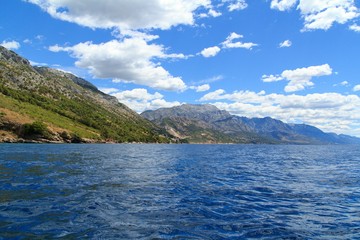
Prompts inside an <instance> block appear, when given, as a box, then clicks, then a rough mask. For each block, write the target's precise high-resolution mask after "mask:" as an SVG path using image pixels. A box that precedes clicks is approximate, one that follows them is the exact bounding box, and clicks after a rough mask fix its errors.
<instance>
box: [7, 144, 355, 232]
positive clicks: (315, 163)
mask: <svg viewBox="0 0 360 240" xmlns="http://www.w3.org/2000/svg"><path fill="white" fill-rule="evenodd" d="M359 183H360V150H359V148H358V147H356V146H267V145H260V146H256V145H254V146H253V145H46V144H42V145H36V144H34V145H22V144H16V145H10V144H3V145H0V184H1V186H2V187H1V189H0V239H1V238H20V239H21V238H24V239H33V238H60V239H69V238H70V239H71V238H80V239H82V238H94V239H173V238H175V239H244V238H245V239H246V238H250V239H251V238H253V239H256V238H260V239H356V238H360V214H359V212H360V185H359Z"/></svg>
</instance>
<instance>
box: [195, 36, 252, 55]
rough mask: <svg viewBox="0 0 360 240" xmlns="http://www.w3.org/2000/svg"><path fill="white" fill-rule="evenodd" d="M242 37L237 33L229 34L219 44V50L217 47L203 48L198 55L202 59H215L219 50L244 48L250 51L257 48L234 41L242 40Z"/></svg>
mask: <svg viewBox="0 0 360 240" xmlns="http://www.w3.org/2000/svg"><path fill="white" fill-rule="evenodd" d="M243 37H244V36H243V35H240V34H237V33H234V32H232V33H230V35H229V36H228V37H227V38H226V40H225V41H224V42H222V43H221V44H220V46H221V48H220V47H218V46H214V47H208V48H204V49H203V50H202V51H201V52H200V53H198V55H202V56H203V57H206V58H209V57H215V56H216V55H217V54H218V53H219V52H220V51H221V49H228V48H245V49H250V50H251V49H252V48H253V47H255V46H258V45H257V44H256V43H252V42H245V43H243V42H240V41H237V42H236V41H235V40H236V39H240V38H243Z"/></svg>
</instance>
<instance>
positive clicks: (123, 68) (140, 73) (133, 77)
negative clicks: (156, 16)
mask: <svg viewBox="0 0 360 240" xmlns="http://www.w3.org/2000/svg"><path fill="white" fill-rule="evenodd" d="M49 50H50V51H54V52H59V51H66V52H69V53H70V54H71V55H72V56H73V57H74V58H76V59H77V61H76V62H75V65H76V66H77V67H80V68H86V69H89V70H90V73H91V74H92V75H93V76H95V77H97V78H111V79H113V81H114V82H125V83H134V84H138V85H144V86H149V87H152V88H156V89H162V90H170V91H183V90H185V89H186V84H185V83H184V82H183V81H182V79H181V78H180V77H174V76H172V75H171V74H170V73H169V72H168V71H167V70H165V69H164V68H163V67H162V66H161V65H160V63H158V62H156V61H155V60H156V59H167V58H185V56H184V55H183V54H167V53H166V52H165V49H164V47H163V46H161V45H156V44H149V43H148V42H146V41H145V40H144V39H142V38H125V39H123V40H122V41H118V40H112V41H109V42H105V43H101V44H94V43H92V42H84V43H79V44H77V45H74V46H71V47H61V46H58V45H54V46H51V47H50V48H49Z"/></svg>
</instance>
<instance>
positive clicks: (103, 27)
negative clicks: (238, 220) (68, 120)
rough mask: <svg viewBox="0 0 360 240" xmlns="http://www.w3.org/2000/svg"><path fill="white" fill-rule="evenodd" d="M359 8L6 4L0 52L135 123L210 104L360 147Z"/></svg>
mask: <svg viewBox="0 0 360 240" xmlns="http://www.w3.org/2000/svg"><path fill="white" fill-rule="evenodd" d="M359 8H360V3H359V2H358V1H352V0H336V1H334V0H251V1H250V0H216V1H215V0H162V1H161V0H146V1H145V0H132V1H125V0H102V1H98V0H86V1H85V0H84V1H70V0H4V1H2V2H1V9H2V11H1V12H2V13H1V15H0V44H1V45H3V46H5V47H7V48H9V49H12V50H14V51H15V52H17V53H18V54H20V55H22V56H24V57H26V58H27V59H29V60H30V61H31V62H32V64H33V65H45V66H49V67H53V68H57V69H61V70H63V71H67V72H72V73H74V74H76V75H78V76H80V77H83V78H85V79H87V80H88V81H90V82H92V83H93V84H95V85H96V86H97V87H98V88H99V89H101V90H102V91H104V92H106V93H109V94H111V95H114V96H116V97H117V98H118V99H119V101H121V102H123V103H125V104H127V105H128V106H129V107H131V108H132V109H134V110H135V111H137V112H142V111H144V110H148V109H157V108H160V107H171V106H176V105H180V104H182V103H196V104H199V103H200V104H202V103H211V104H214V105H216V106H217V107H219V108H220V109H224V110H227V111H229V112H231V113H232V114H236V115H239V116H247V117H266V116H270V117H273V118H277V119H280V120H282V121H284V122H287V123H306V124H311V125H314V126H317V127H319V128H321V129H322V130H324V131H331V132H336V133H345V134H350V135H356V136H360V111H359V109H360V97H359V94H360V66H359V58H358V56H359V54H360V44H359V42H360V11H359Z"/></svg>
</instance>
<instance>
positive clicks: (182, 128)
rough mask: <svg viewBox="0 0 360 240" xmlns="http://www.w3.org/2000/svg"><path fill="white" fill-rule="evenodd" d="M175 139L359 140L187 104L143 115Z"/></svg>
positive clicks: (294, 142)
mask: <svg viewBox="0 0 360 240" xmlns="http://www.w3.org/2000/svg"><path fill="white" fill-rule="evenodd" d="M141 115H142V116H143V117H145V118H146V119H148V120H150V121H152V122H153V123H155V124H156V125H158V126H160V127H162V128H165V129H166V130H167V131H168V132H169V133H171V134H172V135H173V136H176V137H178V138H179V139H183V140H187V141H189V142H191V143H268V144H353V143H360V139H359V138H355V137H351V136H347V135H337V134H335V133H325V132H323V131H321V130H320V129H318V128H316V127H313V126H310V125H306V124H286V123H284V122H282V121H280V120H276V119H272V118H270V117H266V118H247V117H239V116H234V115H231V114H230V113H229V112H227V111H224V110H220V109H218V108H217V107H215V106H213V105H209V104H205V105H190V104H184V105H181V106H177V107H173V108H163V109H158V110H155V111H145V112H143V113H142V114H141Z"/></svg>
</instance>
